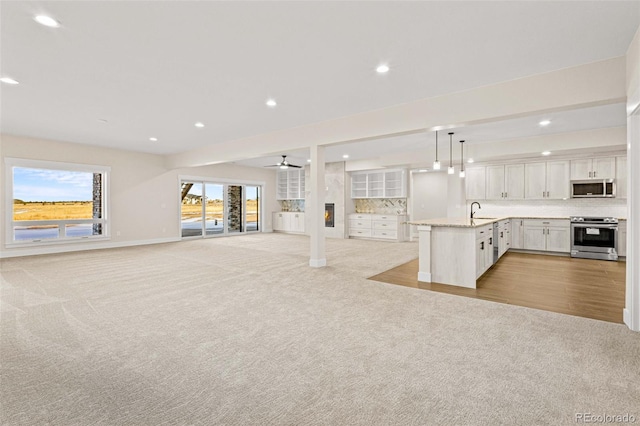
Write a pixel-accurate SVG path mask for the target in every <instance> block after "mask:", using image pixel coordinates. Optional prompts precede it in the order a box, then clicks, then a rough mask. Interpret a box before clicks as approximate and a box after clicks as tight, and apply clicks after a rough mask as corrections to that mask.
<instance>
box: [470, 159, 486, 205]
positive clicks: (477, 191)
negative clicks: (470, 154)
mask: <svg viewBox="0 0 640 426" xmlns="http://www.w3.org/2000/svg"><path fill="white" fill-rule="evenodd" d="M486 170H487V169H486V167H472V168H468V169H467V170H466V174H467V177H466V178H465V182H464V184H465V188H466V193H467V200H469V201H476V200H484V199H486V186H487V185H486Z"/></svg>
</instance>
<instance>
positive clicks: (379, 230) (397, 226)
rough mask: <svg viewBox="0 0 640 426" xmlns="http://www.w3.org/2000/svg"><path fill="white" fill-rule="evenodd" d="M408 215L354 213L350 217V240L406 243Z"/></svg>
mask: <svg viewBox="0 0 640 426" xmlns="http://www.w3.org/2000/svg"><path fill="white" fill-rule="evenodd" d="M406 221H407V216H406V215H383V214H365V213H353V214H350V215H349V238H376V239H381V240H395V241H405V240H406V239H407V234H408V231H407V226H408V225H407V224H406Z"/></svg>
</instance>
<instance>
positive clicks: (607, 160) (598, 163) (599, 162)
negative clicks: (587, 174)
mask: <svg viewBox="0 0 640 426" xmlns="http://www.w3.org/2000/svg"><path fill="white" fill-rule="evenodd" d="M593 177H594V178H596V179H614V178H615V177H616V158H615V157H600V158H594V159H593Z"/></svg>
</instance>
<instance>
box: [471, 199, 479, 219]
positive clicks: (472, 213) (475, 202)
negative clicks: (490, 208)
mask: <svg viewBox="0 0 640 426" xmlns="http://www.w3.org/2000/svg"><path fill="white" fill-rule="evenodd" d="M474 204H477V205H478V210H480V209H482V207H480V203H479V202H477V201H474V202H473V203H471V220H473V215H474V212H473V205H474Z"/></svg>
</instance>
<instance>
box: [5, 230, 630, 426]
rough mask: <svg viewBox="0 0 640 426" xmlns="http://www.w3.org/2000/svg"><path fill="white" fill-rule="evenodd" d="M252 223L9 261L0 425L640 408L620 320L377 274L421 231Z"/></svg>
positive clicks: (425, 418)
mask: <svg viewBox="0 0 640 426" xmlns="http://www.w3.org/2000/svg"><path fill="white" fill-rule="evenodd" d="M308 246H309V240H308V238H307V237H304V236H293V235H283V234H252V235H246V236H241V237H231V238H217V239H209V240H197V241H185V242H180V243H173V244H163V245H154V246H144V247H133V248H125V249H114V250H101V251H91V252H80V253H69V254H59V255H48V256H40V257H30V258H13V259H5V260H2V261H1V263H0V265H1V268H2V269H1V271H2V282H1V285H2V287H1V293H0V296H1V308H2V310H1V314H0V320H1V322H0V333H1V334H0V362H1V365H0V366H1V371H0V372H1V376H0V392H1V393H0V403H1V405H0V421H1V422H2V424H5V425H39V424H53V425H94V424H95V425H174V424H175V425H178V424H202V425H214V424H224V425H258V424H259V425H264V424H267V425H407V424H409V425H425V424H446V425H449V424H456V425H462V424H465V425H466V424H477V425H496V424H505V425H518V424H520V425H530V424H575V415H576V413H583V412H588V413H592V414H611V415H615V414H625V413H631V414H633V415H635V416H636V419H637V421H639V422H640V403H639V401H640V334H637V333H633V332H631V331H629V330H628V329H627V328H626V327H625V326H623V325H617V324H611V323H606V322H600V321H595V320H589V319H585V318H578V317H571V316H566V315H562V314H555V313H550V312H543V311H536V310H532V309H527V308H522V307H517V306H510V305H503V304H497V303H492V302H487V301H482V300H474V299H469V298H464V297H456V296H450V295H446V294H441V293H433V292H429V291H424V290H417V289H411V288H407V287H401V286H394V285H390V284H384V283H378V282H375V281H368V280H366V279H365V278H366V277H367V276H370V275H373V274H376V273H379V272H382V271H384V270H386V269H389V268H391V267H394V266H397V265H399V264H402V263H404V262H407V261H409V260H411V259H412V258H415V257H416V256H417V245H416V244H414V243H402V244H399V243H385V242H373V241H356V240H328V241H327V258H328V263H329V265H330V266H329V267H327V268H323V269H312V268H309V267H308V266H307V264H308V256H307V253H308Z"/></svg>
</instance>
